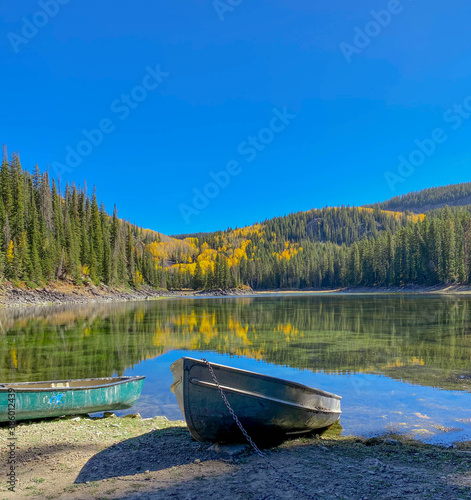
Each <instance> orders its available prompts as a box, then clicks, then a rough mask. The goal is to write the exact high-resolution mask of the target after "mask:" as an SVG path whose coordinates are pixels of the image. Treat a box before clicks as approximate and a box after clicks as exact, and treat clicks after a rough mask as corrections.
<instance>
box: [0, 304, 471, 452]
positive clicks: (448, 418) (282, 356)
mask: <svg viewBox="0 0 471 500" xmlns="http://www.w3.org/2000/svg"><path fill="white" fill-rule="evenodd" d="M0 356H1V358H0V359H1V364H0V381H1V382H12V381H27V380H30V381H33V380H51V379H68V378H89V377H106V376H112V375H123V374H125V375H146V377H147V379H146V382H145V384H144V390H143V393H142V396H141V399H140V400H139V402H138V403H137V404H136V405H135V406H134V407H133V408H132V409H130V410H128V411H127V412H118V413H119V414H124V413H134V412H136V411H137V412H139V413H141V415H142V416H143V417H151V416H155V415H165V416H167V417H168V418H169V419H180V418H182V415H181V413H180V410H179V408H178V406H177V403H176V400H175V397H174V395H173V394H172V393H171V392H170V384H171V382H172V377H171V373H170V369H169V367H170V364H171V363H172V362H173V361H175V360H176V359H178V358H179V357H181V356H192V357H196V358H201V357H206V358H207V359H208V360H210V361H214V362H218V363H222V364H227V365H231V366H235V367H238V368H243V369H246V370H252V371H257V372H261V373H265V374H269V375H273V376H276V377H281V378H285V379H289V380H293V381H296V382H300V383H303V384H306V385H309V386H313V387H317V388H320V389H323V390H326V391H329V392H334V393H336V394H339V395H341V396H342V397H343V399H342V411H343V413H342V416H341V420H340V423H341V426H342V429H343V430H342V432H343V434H345V435H349V434H355V435H363V436H374V435H381V434H385V433H388V432H400V433H403V434H407V435H410V436H414V437H415V438H417V439H420V440H423V441H425V442H429V443H439V444H452V443H453V442H457V441H464V440H471V394H470V392H471V298H467V297H466V296H413V295H325V294H320V295H310V294H309V295H306V294H302V295H301V294H300V295H296V294H289V295H280V296H257V297H237V298H212V299H203V298H200V299H197V298H192V299H163V300H155V301H146V302H130V303H111V304H94V305H80V306H79V305H77V306H54V307H31V308H21V309H3V310H1V311H0Z"/></svg>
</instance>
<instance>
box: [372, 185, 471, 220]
mask: <svg viewBox="0 0 471 500" xmlns="http://www.w3.org/2000/svg"><path fill="white" fill-rule="evenodd" d="M446 205H448V206H450V207H457V206H466V205H471V182H467V183H465V184H450V185H448V186H443V187H435V188H430V189H424V190H423V191H414V192H412V193H407V194H404V195H402V196H395V197H394V198H391V199H390V200H387V201H384V202H383V203H377V204H375V205H370V207H372V208H374V207H375V206H378V207H379V208H380V209H382V210H395V211H397V212H405V211H411V212H414V213H424V212H429V211H430V210H434V209H437V208H443V207H445V206H446Z"/></svg>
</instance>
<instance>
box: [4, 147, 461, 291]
mask: <svg viewBox="0 0 471 500" xmlns="http://www.w3.org/2000/svg"><path fill="white" fill-rule="evenodd" d="M468 193H471V183H470V184H464V185H459V186H447V187H445V188H437V189H435V190H427V191H426V192H422V193H412V194H411V195H410V197H409V198H404V200H415V201H414V203H422V204H427V206H431V207H433V206H434V204H435V205H438V206H440V205H441V204H443V202H445V201H446V200H448V197H447V196H448V195H449V199H450V200H451V201H452V202H453V203H456V202H457V200H459V199H465V198H466V196H467V194H468ZM463 197H465V198H463ZM404 200H403V201H404ZM417 200H418V201H417ZM396 201H397V200H396ZM396 201H394V199H393V200H391V203H389V204H386V205H384V206H380V205H378V204H377V205H374V206H372V207H345V206H341V207H336V208H323V209H320V210H317V209H316V210H310V211H307V212H298V213H293V214H289V215H287V216H284V217H277V218H274V219H271V220H266V221H264V222H263V223H260V224H255V225H253V226H248V227H245V228H235V229H228V230H226V231H218V232H214V233H200V234H197V235H182V236H179V237H175V238H171V237H161V235H160V234H159V233H157V232H154V231H150V230H145V229H142V228H140V227H138V226H136V225H134V224H131V223H129V222H128V221H124V220H122V219H119V218H118V212H117V209H116V207H114V211H113V214H112V215H110V214H108V213H107V211H106V209H105V207H104V205H103V204H100V205H99V204H98V199H97V195H96V192H95V190H93V192H92V193H91V195H90V194H89V193H88V192H87V189H86V187H84V188H80V187H77V186H75V185H74V184H72V185H69V184H66V185H65V186H64V187H62V186H61V185H60V183H59V182H58V181H56V180H55V179H50V178H49V174H48V172H44V173H42V172H41V171H40V170H39V168H38V167H37V166H36V167H35V168H34V169H33V171H32V172H29V171H28V170H25V169H23V168H22V166H21V163H20V159H19V156H18V154H17V153H14V154H12V155H11V158H10V159H9V160H8V158H7V157H6V155H4V158H3V161H2V165H1V168H0V228H1V230H2V231H1V233H0V279H2V280H8V281H10V282H12V283H15V284H21V283H24V284H26V285H27V286H30V287H36V286H40V285H44V284H47V283H50V282H52V281H55V280H64V281H69V282H71V283H74V284H76V285H81V284H86V283H94V284H100V283H104V284H106V285H110V286H134V287H139V286H141V285H144V284H146V285H149V286H152V287H157V288H171V289H181V288H193V289H210V288H223V289H224V288H232V287H237V286H241V285H249V286H251V287H252V288H254V289H271V288H326V287H327V288H333V287H344V286H351V287H358V286H401V285H409V284H417V285H435V284H445V283H464V284H471V211H470V207H469V206H465V207H453V208H450V207H448V206H446V207H444V208H440V209H435V210H431V211H429V212H427V214H426V215H415V214H413V213H411V212H395V211H388V210H385V209H384V208H389V209H391V208H395V207H396V205H397V203H396Z"/></svg>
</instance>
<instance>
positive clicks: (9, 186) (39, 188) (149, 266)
mask: <svg viewBox="0 0 471 500" xmlns="http://www.w3.org/2000/svg"><path fill="white" fill-rule="evenodd" d="M0 228H1V229H2V231H1V233H0V235H1V236H0V278H3V279H6V280H9V281H11V282H13V283H25V284H26V285H28V286H31V287H35V286H39V285H44V284H46V283H48V282H51V281H54V280H70V281H72V282H74V283H75V284H78V285H80V284H83V283H86V282H90V283H95V284H99V283H105V284H107V285H132V286H139V285H141V284H142V283H145V282H147V283H149V284H152V285H155V286H157V285H159V284H160V282H161V280H162V273H161V272H160V273H159V270H158V269H157V268H156V266H155V262H154V258H153V256H152V255H151V254H150V252H149V251H148V250H147V246H148V244H149V243H150V242H152V241H155V240H158V238H159V235H158V233H154V232H152V231H146V230H143V229H141V228H139V227H137V226H135V225H133V224H130V223H129V222H126V221H123V220H120V219H119V218H118V213H117V210H116V207H115V209H114V212H113V215H112V216H110V215H108V213H107V212H106V210H105V207H104V205H103V204H101V205H100V206H99V205H98V200H97V196H96V192H95V190H93V193H92V194H91V196H90V195H89V193H87V189H86V187H85V188H77V187H76V186H75V185H69V184H67V185H66V186H65V188H64V189H63V191H62V190H61V186H60V185H59V183H58V182H56V180H55V179H52V181H51V180H50V178H49V174H48V172H45V173H41V172H40V170H39V168H38V167H37V166H36V167H35V168H34V170H33V172H29V171H27V170H24V169H23V168H22V166H21V163H20V158H19V156H18V154H17V153H14V154H12V155H11V158H10V160H8V159H7V157H6V154H4V157H3V161H2V165H1V168H0Z"/></svg>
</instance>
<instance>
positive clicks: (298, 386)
mask: <svg viewBox="0 0 471 500" xmlns="http://www.w3.org/2000/svg"><path fill="white" fill-rule="evenodd" d="M180 360H183V362H182V367H183V370H185V360H189V361H193V362H194V361H196V362H197V363H198V364H199V365H203V366H205V363H204V361H202V360H201V359H196V358H190V357H187V356H182V357H181V358H179V359H177V360H176V361H174V362H173V363H172V364H171V365H170V370H172V367H173V365H176V364H177V363H178V362H179V361H180ZM209 363H210V364H211V366H215V367H218V368H224V369H226V370H229V371H232V372H242V373H243V374H245V375H251V376H256V377H257V378H261V379H265V380H267V379H268V380H270V381H271V382H276V383H279V384H283V385H288V386H291V387H293V388H295V389H307V390H308V391H309V392H311V393H314V394H317V395H319V396H325V397H329V398H332V399H337V400H339V401H340V400H341V399H342V396H339V395H338V394H333V393H332V392H327V391H324V390H322V389H316V388H314V387H309V386H308V385H304V384H300V383H299V382H293V381H291V380H286V379H283V378H279V377H272V376H271V375H264V374H263V373H257V372H252V371H250V370H244V369H242V368H234V367H232V366H227V365H221V364H219V363H213V362H209ZM172 372H173V370H172Z"/></svg>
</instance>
